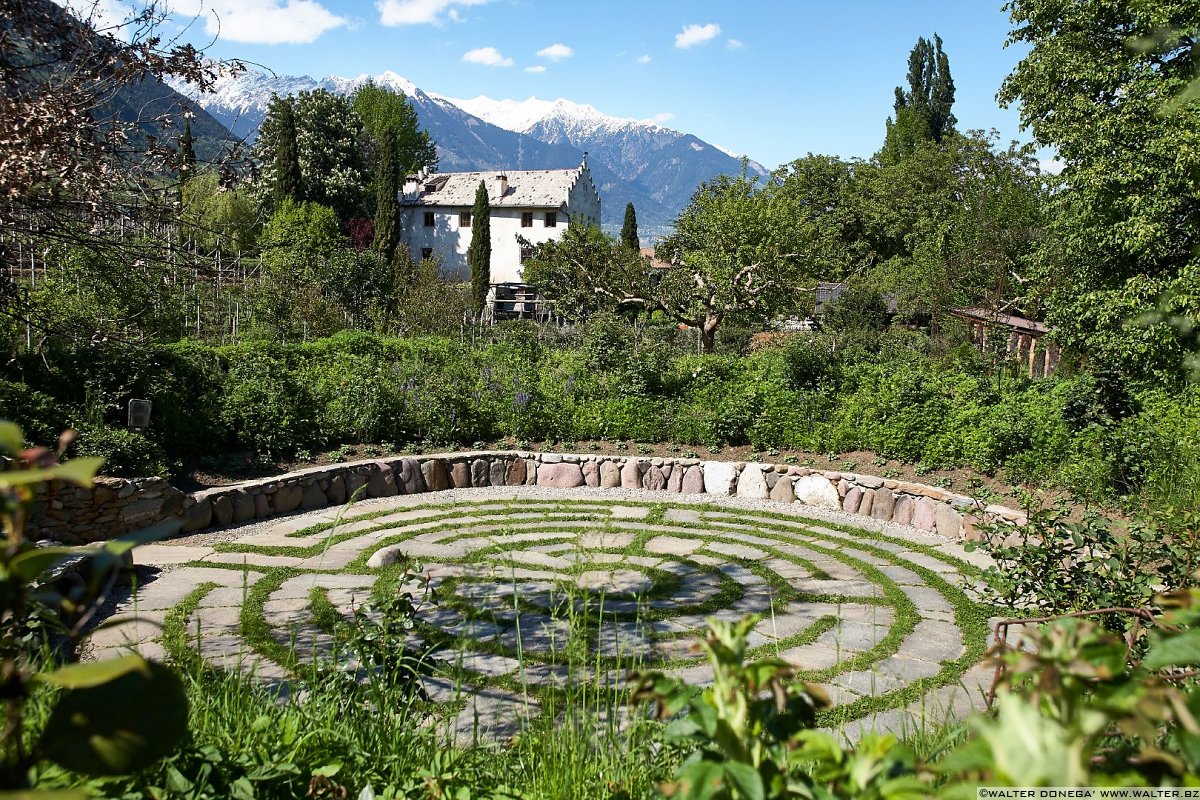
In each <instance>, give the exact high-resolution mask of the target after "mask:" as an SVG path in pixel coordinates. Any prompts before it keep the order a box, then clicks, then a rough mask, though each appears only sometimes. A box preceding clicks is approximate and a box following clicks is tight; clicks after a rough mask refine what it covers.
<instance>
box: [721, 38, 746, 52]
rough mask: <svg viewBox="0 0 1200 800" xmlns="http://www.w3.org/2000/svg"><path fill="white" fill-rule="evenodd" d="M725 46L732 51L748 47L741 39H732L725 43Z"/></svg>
mask: <svg viewBox="0 0 1200 800" xmlns="http://www.w3.org/2000/svg"><path fill="white" fill-rule="evenodd" d="M725 46H726V47H728V48H729V49H730V50H740V49H742V48H743V47H745V46H746V43H745V42H743V41H742V40H741V39H730V40H728V41H727V42H725Z"/></svg>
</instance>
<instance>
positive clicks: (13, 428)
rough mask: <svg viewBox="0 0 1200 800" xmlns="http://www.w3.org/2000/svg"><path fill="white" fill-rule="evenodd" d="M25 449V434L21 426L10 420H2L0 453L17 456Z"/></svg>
mask: <svg viewBox="0 0 1200 800" xmlns="http://www.w3.org/2000/svg"><path fill="white" fill-rule="evenodd" d="M24 447H25V434H23V433H21V426H20V425H18V424H16V423H15V422H9V421H8V420H0V452H4V453H7V454H8V455H10V456H15V455H16V454H17V453H20V452H21V450H23V449H24Z"/></svg>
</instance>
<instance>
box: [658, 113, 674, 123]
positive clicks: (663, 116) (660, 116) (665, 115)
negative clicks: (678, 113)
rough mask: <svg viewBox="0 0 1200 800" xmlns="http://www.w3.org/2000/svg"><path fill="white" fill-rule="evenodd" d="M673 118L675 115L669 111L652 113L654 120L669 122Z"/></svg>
mask: <svg viewBox="0 0 1200 800" xmlns="http://www.w3.org/2000/svg"><path fill="white" fill-rule="evenodd" d="M673 119H675V115H674V114H672V113H671V112H670V111H663V112H661V113H658V114H655V115H654V121H655V122H670V121H671V120H673Z"/></svg>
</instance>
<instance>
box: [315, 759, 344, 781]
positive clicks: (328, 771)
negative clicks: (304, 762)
mask: <svg viewBox="0 0 1200 800" xmlns="http://www.w3.org/2000/svg"><path fill="white" fill-rule="evenodd" d="M341 770H342V765H341V764H340V763H337V762H335V763H333V764H325V765H323V766H320V767H317V768H316V769H314V770H313V773H312V774H313V775H323V776H324V777H326V778H332V777H333V776H334V775H337V774H338V773H339V772H341Z"/></svg>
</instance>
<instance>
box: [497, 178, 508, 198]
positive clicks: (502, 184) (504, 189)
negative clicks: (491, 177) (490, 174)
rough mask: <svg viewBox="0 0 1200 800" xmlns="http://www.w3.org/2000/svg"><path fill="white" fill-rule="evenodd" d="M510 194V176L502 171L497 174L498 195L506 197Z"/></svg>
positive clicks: (498, 196)
mask: <svg viewBox="0 0 1200 800" xmlns="http://www.w3.org/2000/svg"><path fill="white" fill-rule="evenodd" d="M506 194H508V176H507V175H505V174H504V173H500V174H499V175H497V176H496V197H497V198H500V197H504V195H506Z"/></svg>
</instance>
